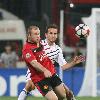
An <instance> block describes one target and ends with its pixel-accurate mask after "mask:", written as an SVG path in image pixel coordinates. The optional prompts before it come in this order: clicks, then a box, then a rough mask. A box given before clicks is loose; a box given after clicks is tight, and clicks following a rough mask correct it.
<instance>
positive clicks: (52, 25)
mask: <svg viewBox="0 0 100 100" xmlns="http://www.w3.org/2000/svg"><path fill="white" fill-rule="evenodd" d="M49 28H55V29H57V31H58V26H57V25H56V24H50V25H48V26H47V27H46V30H45V33H47V32H48V29H49Z"/></svg>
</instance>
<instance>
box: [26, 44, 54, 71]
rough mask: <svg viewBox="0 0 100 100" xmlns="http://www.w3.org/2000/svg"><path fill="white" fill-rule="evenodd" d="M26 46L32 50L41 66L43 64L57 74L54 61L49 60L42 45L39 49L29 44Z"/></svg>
mask: <svg viewBox="0 0 100 100" xmlns="http://www.w3.org/2000/svg"><path fill="white" fill-rule="evenodd" d="M26 46H27V47H26V48H28V49H30V50H32V53H33V55H34V56H35V58H36V60H37V61H38V62H39V63H40V64H42V65H43V66H44V67H45V68H47V69H48V70H51V72H53V73H54V72H55V69H54V65H53V64H52V61H51V60H50V59H49V58H48V56H47V55H46V54H45V51H44V48H43V46H42V45H41V46H40V47H39V48H38V47H37V46H35V45H32V44H28V45H26Z"/></svg>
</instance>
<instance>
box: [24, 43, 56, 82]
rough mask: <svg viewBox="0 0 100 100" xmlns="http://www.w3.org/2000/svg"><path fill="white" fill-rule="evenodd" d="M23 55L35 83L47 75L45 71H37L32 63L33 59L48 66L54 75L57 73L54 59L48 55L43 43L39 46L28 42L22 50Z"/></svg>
mask: <svg viewBox="0 0 100 100" xmlns="http://www.w3.org/2000/svg"><path fill="white" fill-rule="evenodd" d="M22 55H23V59H24V60H25V62H26V64H27V66H28V68H29V70H30V72H31V79H32V80H33V82H34V83H36V82H38V81H40V80H42V79H44V78H45V76H44V73H43V72H39V71H37V70H36V69H35V68H34V67H33V66H32V65H31V64H30V62H31V61H32V60H37V62H39V63H40V64H41V65H43V67H45V68H47V69H48V70H49V71H50V72H51V74H52V75H53V74H55V73H56V70H55V67H54V65H53V64H52V61H51V60H50V59H49V58H48V57H47V56H46V54H45V51H44V49H43V46H42V45H41V46H40V47H37V45H36V44H32V43H28V42H26V44H25V45H24V47H23V50H22Z"/></svg>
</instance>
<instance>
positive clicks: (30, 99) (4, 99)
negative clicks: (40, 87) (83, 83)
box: [0, 96, 100, 100]
mask: <svg viewBox="0 0 100 100" xmlns="http://www.w3.org/2000/svg"><path fill="white" fill-rule="evenodd" d="M76 99H77V100H100V97H77V98H76ZM0 100H17V97H6V96H4V97H0ZM27 100H45V99H44V98H37V97H28V98H27Z"/></svg>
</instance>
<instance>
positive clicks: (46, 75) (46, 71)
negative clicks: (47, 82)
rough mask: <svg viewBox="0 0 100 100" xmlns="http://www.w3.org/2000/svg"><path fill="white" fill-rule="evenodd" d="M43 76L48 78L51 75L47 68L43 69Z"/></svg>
mask: <svg viewBox="0 0 100 100" xmlns="http://www.w3.org/2000/svg"><path fill="white" fill-rule="evenodd" d="M44 76H45V77H46V78H49V77H51V76H52V74H51V72H50V71H49V70H45V71H44Z"/></svg>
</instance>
